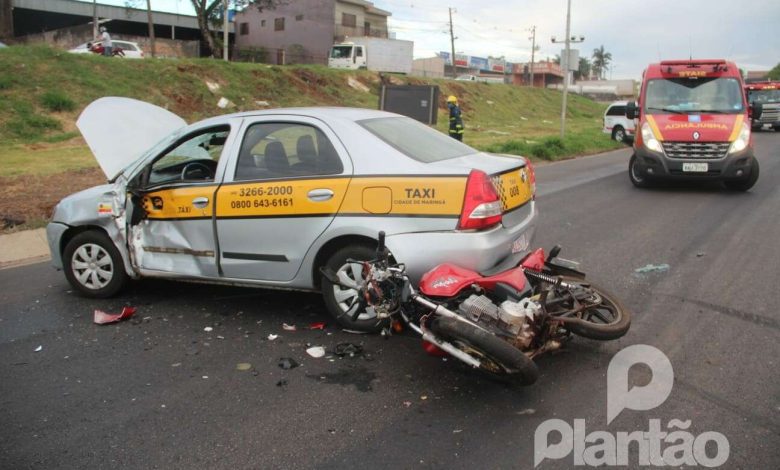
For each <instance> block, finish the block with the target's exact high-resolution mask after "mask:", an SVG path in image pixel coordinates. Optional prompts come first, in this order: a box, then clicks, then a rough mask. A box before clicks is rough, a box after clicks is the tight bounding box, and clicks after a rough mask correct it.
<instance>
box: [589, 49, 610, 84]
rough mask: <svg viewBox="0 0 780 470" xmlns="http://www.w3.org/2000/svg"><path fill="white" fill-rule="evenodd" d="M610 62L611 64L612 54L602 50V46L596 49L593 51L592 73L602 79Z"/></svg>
mask: <svg viewBox="0 0 780 470" xmlns="http://www.w3.org/2000/svg"><path fill="white" fill-rule="evenodd" d="M610 62H612V54H611V53H609V52H607V51H605V50H604V45H603V44H602V45H601V47H599V48H598V49H593V72H594V73H595V74H596V76H597V77H599V78H603V77H602V76H603V75H604V71H605V70H606V69H607V68H608V65H609V63H610Z"/></svg>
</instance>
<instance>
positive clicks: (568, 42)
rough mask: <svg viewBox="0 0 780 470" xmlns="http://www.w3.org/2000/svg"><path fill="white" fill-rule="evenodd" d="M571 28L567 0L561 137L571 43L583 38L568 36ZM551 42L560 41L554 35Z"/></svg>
mask: <svg viewBox="0 0 780 470" xmlns="http://www.w3.org/2000/svg"><path fill="white" fill-rule="evenodd" d="M570 29H571V0H567V5H566V41H565V44H566V46H565V48H564V51H563V55H564V57H561V65H564V64H565V67H564V69H565V70H564V71H563V73H564V75H563V100H562V101H563V102H562V103H561V139H563V137H564V136H565V135H566V98H567V96H568V94H569V75H570V73H571V72H570V71H569V69H570V68H571V64H570V63H569V61H570V59H571V47H570V46H571V43H580V42H582V41H584V40H585V36H580V38H579V40H577V38H576V37H574V36H570V33H571V31H570ZM552 42H553V43H556V44H557V43H560V42H561V41H556V40H555V36H553V37H552Z"/></svg>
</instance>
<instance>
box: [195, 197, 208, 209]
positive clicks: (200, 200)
mask: <svg viewBox="0 0 780 470" xmlns="http://www.w3.org/2000/svg"><path fill="white" fill-rule="evenodd" d="M192 205H193V206H195V208H196V209H204V208H205V207H206V206H208V205H209V198H207V197H196V198H195V199H193V200H192Z"/></svg>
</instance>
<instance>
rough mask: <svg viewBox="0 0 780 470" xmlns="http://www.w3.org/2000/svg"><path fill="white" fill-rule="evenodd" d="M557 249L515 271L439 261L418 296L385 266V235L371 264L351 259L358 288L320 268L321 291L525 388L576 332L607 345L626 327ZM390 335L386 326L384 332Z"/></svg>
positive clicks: (611, 299) (619, 310) (625, 315)
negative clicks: (342, 291) (344, 293)
mask: <svg viewBox="0 0 780 470" xmlns="http://www.w3.org/2000/svg"><path fill="white" fill-rule="evenodd" d="M559 252H560V247H558V246H556V247H555V248H553V249H552V250H551V251H550V254H549V256H547V257H545V253H544V250H543V249H541V248H539V249H537V250H535V251H532V252H530V253H529V254H528V255H526V256H525V257H524V258H523V259H522V260H521V261H520V262H519V264H517V265H515V266H511V267H509V268H508V269H502V268H500V267H497V268H495V269H494V270H493V271H494V272H486V273H478V272H475V271H471V270H468V269H464V268H462V267H459V266H456V265H454V264H449V263H447V264H441V265H439V266H436V267H435V268H433V269H432V270H430V271H428V272H427V273H426V274H424V275H423V277H422V280H421V281H420V285H419V292H418V291H417V290H415V289H414V287H412V285H411V282H410V280H409V277H408V276H407V275H406V272H405V267H404V265H403V264H396V263H392V262H391V261H390V254H389V252H388V250H387V249H386V248H385V234H384V232H379V245H378V247H377V252H376V259H374V260H371V261H357V260H350V261H349V263H350V264H359V265H360V266H361V267H362V274H363V276H362V279H363V280H362V281H359V282H358V283H357V284H355V283H354V281H353V280H351V279H348V278H347V277H345V276H340V275H339V273H335V272H333V271H332V270H330V269H327V268H325V269H323V270H322V273H323V276H324V278H325V279H324V282H323V284H324V285H323V288H332V285H339V286H343V287H345V288H351V289H356V290H357V291H358V295H357V297H356V300H355V302H359V305H358V308H357V309H355V310H354V312H355V313H354V314H353V317H352V320H353V321H354V320H357V317H358V316H359V315H360V314H361V313H363V312H367V313H369V314H373V315H375V316H376V318H377V321H379V322H385V324H388V325H392V324H393V323H394V322H400V323H402V324H406V325H408V326H409V327H410V328H411V329H412V330H414V331H415V332H417V333H418V334H420V335H421V337H422V339H423V340H424V341H425V342H426V346H428V347H427V349H439V350H441V351H444V352H446V353H447V354H449V355H451V356H453V357H455V358H457V359H459V360H461V361H463V362H464V363H466V364H468V365H470V366H472V367H473V368H475V369H478V370H479V371H483V372H485V373H488V374H489V375H491V376H493V377H498V378H500V379H502V380H504V381H508V382H512V383H516V384H520V385H530V384H532V383H534V382H535V381H536V379H537V377H538V375H539V370H538V368H537V366H536V364H535V363H534V361H533V359H534V358H535V357H537V356H539V355H540V354H542V353H545V352H547V351H552V350H556V349H558V348H560V347H561V345H562V344H563V343H564V342H565V341H567V340H569V339H571V337H572V335H573V334H576V335H580V336H584V337H586V338H591V339H596V340H604V341H605V340H612V339H617V338H620V337H621V336H623V335H624V334H626V332H627V331H628V329H629V327H630V325H631V315H630V313H629V312H628V311H627V310H626V309H625V307H623V305H622V304H621V302H620V301H619V300H618V299H617V298H616V297H615V296H613V295H612V294H609V293H608V292H606V291H605V290H604V289H602V288H600V287H598V286H596V285H594V284H593V283H590V282H587V281H586V280H585V274H583V273H581V272H580V271H578V270H577V267H578V266H577V263H573V262H571V261H568V260H564V259H560V258H558V253H559ZM328 283H330V284H332V285H331V286H329V285H327V284H328ZM388 320H389V321H388ZM391 331H392V329H391V328H389V327H387V328H385V329H384V330H383V334H387V335H389V334H390V333H391Z"/></svg>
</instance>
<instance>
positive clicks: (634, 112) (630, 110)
mask: <svg viewBox="0 0 780 470" xmlns="http://www.w3.org/2000/svg"><path fill="white" fill-rule="evenodd" d="M626 117H627V118H628V119H636V118H638V117H639V108H637V107H636V103H634V102H633V101H629V102H628V104H627V105H626Z"/></svg>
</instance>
